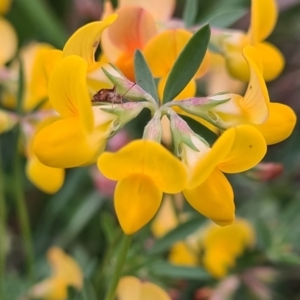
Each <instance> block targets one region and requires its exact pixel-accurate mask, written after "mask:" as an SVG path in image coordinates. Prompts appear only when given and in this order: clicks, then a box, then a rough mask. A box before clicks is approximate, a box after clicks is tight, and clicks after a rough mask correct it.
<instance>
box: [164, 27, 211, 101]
mask: <svg viewBox="0 0 300 300" xmlns="http://www.w3.org/2000/svg"><path fill="white" fill-rule="evenodd" d="M209 38H210V27H209V25H205V26H203V27H202V28H201V29H199V30H198V31H197V32H196V33H195V34H194V35H193V36H192V37H191V39H190V40H189V41H188V43H187V44H186V46H185V47H184V49H183V50H182V51H181V53H180V54H179V56H178V58H177V60H176V62H175V63H174V65H173V68H172V69H171V71H170V74H169V76H168V79H167V82H166V86H165V90H164V96H163V103H166V102H169V101H171V100H173V99H174V98H175V97H176V96H177V95H178V94H179V93H180V92H181V91H182V90H183V89H184V88H185V86H186V85H187V84H188V83H189V82H190V80H191V79H192V78H193V76H194V75H195V74H196V72H197V70H198V69H199V67H200V65H201V62H202V60H203V58H204V55H205V53H206V50H207V47H208V42H209Z"/></svg>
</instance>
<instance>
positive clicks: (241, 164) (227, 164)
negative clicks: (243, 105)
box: [218, 125, 267, 173]
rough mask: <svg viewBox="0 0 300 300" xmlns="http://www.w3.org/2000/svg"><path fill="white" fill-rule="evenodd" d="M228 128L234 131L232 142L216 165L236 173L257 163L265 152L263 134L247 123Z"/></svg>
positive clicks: (225, 170)
mask: <svg viewBox="0 0 300 300" xmlns="http://www.w3.org/2000/svg"><path fill="white" fill-rule="evenodd" d="M229 130H234V132H235V133H234V135H235V136H234V142H233V144H232V145H231V149H230V151H229V152H227V155H226V156H223V158H222V159H221V160H220V161H219V164H218V167H219V168H220V169H221V170H222V171H223V172H226V173H238V172H243V171H246V170H249V169H250V168H252V167H254V166H255V165H257V164H258V163H259V162H260V161H261V160H262V159H263V157H264V156H265V154H266V152H267V145H266V141H265V139H264V137H263V135H262V134H261V133H260V132H259V131H258V130H257V129H255V128H254V127H253V126H249V125H240V126H237V127H234V128H231V129H229ZM227 131H228V130H227ZM225 133H226V131H225ZM225 133H223V134H225ZM221 137H222V136H221Z"/></svg>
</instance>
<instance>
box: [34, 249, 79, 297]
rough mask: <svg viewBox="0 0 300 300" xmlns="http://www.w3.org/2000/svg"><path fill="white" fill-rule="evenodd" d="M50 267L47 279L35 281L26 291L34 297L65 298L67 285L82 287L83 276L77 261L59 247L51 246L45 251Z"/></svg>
mask: <svg viewBox="0 0 300 300" xmlns="http://www.w3.org/2000/svg"><path fill="white" fill-rule="evenodd" d="M47 259H48V262H49V264H50V266H51V269H52V275H51V277H49V278H48V279H46V280H44V281H42V282H40V283H37V284H36V285H34V286H33V287H32V288H31V289H30V291H29V292H28V294H29V296H30V297H31V298H34V299H45V300H67V299H68V287H70V286H72V287H74V288H76V289H77V290H80V289H81V288H82V283H83V276H82V272H81V270H80V267H79V266H78V264H77V262H76V261H75V260H74V259H73V258H72V257H71V256H69V255H67V254H66V253H64V252H63V251H62V250H61V249H60V248H57V247H52V248H50V249H49V250H48V252H47Z"/></svg>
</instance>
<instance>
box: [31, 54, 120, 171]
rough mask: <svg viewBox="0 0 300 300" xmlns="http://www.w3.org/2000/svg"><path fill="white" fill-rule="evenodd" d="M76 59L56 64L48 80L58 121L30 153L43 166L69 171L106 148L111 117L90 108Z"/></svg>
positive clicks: (82, 69)
mask: <svg viewBox="0 0 300 300" xmlns="http://www.w3.org/2000/svg"><path fill="white" fill-rule="evenodd" d="M87 68H88V64H87V62H86V61H85V60H84V59H82V58H81V57H79V56H76V55H70V56H67V57H65V58H63V59H61V60H59V61H58V62H57V64H56V66H55V68H54V70H53V72H52V73H51V76H50V79H49V99H50V102H51V104H52V106H53V108H54V109H55V110H56V111H57V112H58V113H59V114H60V116H61V118H60V119H59V120H58V121H56V122H54V123H52V124H51V125H49V126H46V127H45V128H43V129H42V130H40V132H39V133H38V134H37V135H36V137H35V141H34V144H33V151H34V153H35V155H36V156H37V157H38V159H39V160H40V161H41V162H42V163H43V164H45V165H47V166H50V167H54V168H71V167H76V166H81V165H87V164H90V163H93V162H94V161H95V160H96V159H97V156H98V155H99V153H100V152H101V151H102V150H103V148H104V146H105V144H106V138H107V137H108V136H109V134H110V133H111V130H112V127H113V124H112V123H113V121H114V120H115V119H116V116H115V115H112V114H110V113H106V112H104V111H102V110H99V108H97V107H93V108H92V105H91V97H90V95H89V91H88V87H87V83H86V74H87Z"/></svg>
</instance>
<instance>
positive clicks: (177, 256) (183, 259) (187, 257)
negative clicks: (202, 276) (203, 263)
mask: <svg viewBox="0 0 300 300" xmlns="http://www.w3.org/2000/svg"><path fill="white" fill-rule="evenodd" d="M168 260H169V261H170V262H171V263H172V264H174V265H181V266H191V267H194V266H197V265H198V264H199V258H198V254H197V252H196V250H194V249H192V248H191V246H190V245H188V244H187V243H184V242H178V243H176V244H175V245H174V246H172V248H171V251H170V254H169V257H168Z"/></svg>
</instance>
